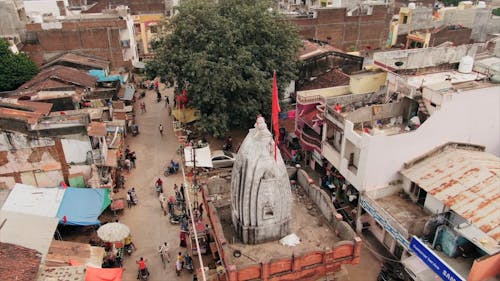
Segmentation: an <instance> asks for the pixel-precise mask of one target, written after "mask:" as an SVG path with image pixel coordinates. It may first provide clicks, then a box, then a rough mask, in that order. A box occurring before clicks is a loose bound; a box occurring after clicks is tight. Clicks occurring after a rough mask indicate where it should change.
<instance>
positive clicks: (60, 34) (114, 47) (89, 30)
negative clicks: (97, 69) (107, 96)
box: [23, 19, 130, 68]
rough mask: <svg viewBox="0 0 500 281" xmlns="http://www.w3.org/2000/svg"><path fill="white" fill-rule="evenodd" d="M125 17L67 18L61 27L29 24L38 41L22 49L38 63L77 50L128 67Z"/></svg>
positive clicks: (114, 65)
mask: <svg viewBox="0 0 500 281" xmlns="http://www.w3.org/2000/svg"><path fill="white" fill-rule="evenodd" d="M123 28H126V23H125V21H124V20H119V19H112V20H96V21H85V22H64V23H63V25H62V28H61V29H48V30H44V29H42V27H41V25H40V24H28V25H27V30H28V31H29V32H31V33H33V34H35V35H36V38H37V43H36V44H27V46H26V47H25V48H24V49H23V51H25V52H26V53H28V55H29V56H30V57H31V58H32V59H33V60H34V61H35V63H37V64H38V65H40V64H42V63H44V62H45V61H47V60H49V59H51V58H52V57H54V56H57V55H59V54H62V53H65V52H68V51H74V52H79V53H83V54H88V55H92V56H97V57H101V58H104V59H107V60H109V61H110V62H111V68H118V67H126V66H129V65H130V63H129V62H127V61H123V56H122V47H121V42H120V35H119V34H120V33H119V32H120V29H123Z"/></svg>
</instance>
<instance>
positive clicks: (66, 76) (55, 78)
mask: <svg viewBox="0 0 500 281" xmlns="http://www.w3.org/2000/svg"><path fill="white" fill-rule="evenodd" d="M96 82H97V78H95V77H94V76H92V75H90V74H88V73H87V72H85V71H82V70H79V69H76V68H72V67H67V66H62V65H55V66H51V67H49V68H45V69H43V70H42V71H41V72H40V73H38V74H37V75H36V76H35V77H33V79H31V80H30V81H28V82H26V83H24V84H23V85H21V86H20V87H19V88H18V91H26V90H28V89H30V90H32V91H40V90H44V89H51V88H54V87H61V86H65V85H73V86H77V87H83V88H91V87H94V86H95V84H96Z"/></svg>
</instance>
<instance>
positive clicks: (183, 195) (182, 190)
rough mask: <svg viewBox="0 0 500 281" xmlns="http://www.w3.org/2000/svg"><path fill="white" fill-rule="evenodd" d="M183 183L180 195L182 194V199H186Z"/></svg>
mask: <svg viewBox="0 0 500 281" xmlns="http://www.w3.org/2000/svg"><path fill="white" fill-rule="evenodd" d="M184 192H185V190H184V184H183V183H181V195H182V200H186V193H184Z"/></svg>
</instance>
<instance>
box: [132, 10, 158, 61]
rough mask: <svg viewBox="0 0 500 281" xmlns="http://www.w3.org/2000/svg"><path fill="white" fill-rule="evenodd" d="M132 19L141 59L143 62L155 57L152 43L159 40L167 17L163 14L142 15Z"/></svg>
mask: <svg viewBox="0 0 500 281" xmlns="http://www.w3.org/2000/svg"><path fill="white" fill-rule="evenodd" d="M132 17H133V19H134V31H135V41H136V42H137V49H138V54H139V59H140V60H141V61H143V60H148V59H151V58H152V57H153V53H152V50H151V41H152V40H153V39H155V38H157V36H159V34H160V32H161V30H162V29H163V24H164V21H165V16H164V15H163V14H140V15H134V16H132Z"/></svg>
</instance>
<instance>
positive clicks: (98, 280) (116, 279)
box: [85, 267, 123, 281]
mask: <svg viewBox="0 0 500 281" xmlns="http://www.w3.org/2000/svg"><path fill="white" fill-rule="evenodd" d="M122 275H123V268H95V267H87V271H86V273H85V281H122Z"/></svg>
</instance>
